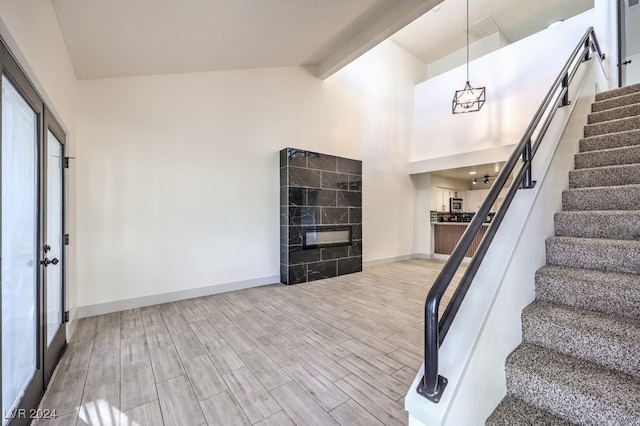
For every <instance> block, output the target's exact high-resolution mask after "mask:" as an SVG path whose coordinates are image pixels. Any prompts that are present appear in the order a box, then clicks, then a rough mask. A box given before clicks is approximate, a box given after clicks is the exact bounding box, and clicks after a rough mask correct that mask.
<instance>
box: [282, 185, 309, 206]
mask: <svg viewBox="0 0 640 426" xmlns="http://www.w3.org/2000/svg"><path fill="white" fill-rule="evenodd" d="M307 191H308V189H307V188H296V187H289V191H288V193H289V198H288V202H289V205H290V206H306V205H308V204H309V203H308V202H307ZM285 199H286V197H285Z"/></svg>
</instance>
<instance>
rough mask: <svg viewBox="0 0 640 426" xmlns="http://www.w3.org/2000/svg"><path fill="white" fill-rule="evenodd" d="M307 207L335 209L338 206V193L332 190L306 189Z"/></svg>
mask: <svg viewBox="0 0 640 426" xmlns="http://www.w3.org/2000/svg"><path fill="white" fill-rule="evenodd" d="M308 191H309V192H308V197H307V205H309V206H318V207H335V206H337V205H338V197H337V193H338V191H336V190H334V189H315V188H309V189H308Z"/></svg>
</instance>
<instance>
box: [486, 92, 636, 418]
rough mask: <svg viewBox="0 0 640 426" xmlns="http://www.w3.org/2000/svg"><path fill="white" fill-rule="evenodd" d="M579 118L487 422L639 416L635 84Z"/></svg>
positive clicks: (600, 99) (599, 99) (599, 100)
mask: <svg viewBox="0 0 640 426" xmlns="http://www.w3.org/2000/svg"><path fill="white" fill-rule="evenodd" d="M588 123H589V124H587V125H586V126H585V128H584V136H585V138H584V139H582V140H581V141H580V152H579V153H578V154H577V155H576V157H575V170H574V171H571V172H569V189H568V190H566V191H564V192H563V194H562V209H563V211H562V212H560V213H556V215H555V236H553V237H551V238H549V239H548V240H547V241H546V252H547V265H546V266H544V267H542V268H541V269H540V270H538V271H537V273H536V300H535V301H534V302H533V303H532V304H531V305H529V306H527V307H526V308H525V309H524V311H523V313H522V327H523V343H522V344H521V345H520V346H518V347H517V348H516V349H515V350H514V351H513V352H512V353H511V354H510V355H509V357H508V358H507V362H506V376H507V396H506V397H505V398H504V400H503V401H502V402H501V403H500V405H498V407H497V408H496V410H495V411H494V412H493V414H491V416H490V417H489V418H488V419H487V422H486V424H487V425H491V426H494V425H510V426H524V425H536V426H538V425H554V426H555V425H575V424H577V425H597V426H605V425H606V426H610V425H624V426H632V425H640V84H639V85H634V86H628V87H624V88H621V89H616V90H612V91H609V92H604V93H599V94H598V95H597V96H596V102H595V103H594V104H593V105H592V114H590V115H589V120H588Z"/></svg>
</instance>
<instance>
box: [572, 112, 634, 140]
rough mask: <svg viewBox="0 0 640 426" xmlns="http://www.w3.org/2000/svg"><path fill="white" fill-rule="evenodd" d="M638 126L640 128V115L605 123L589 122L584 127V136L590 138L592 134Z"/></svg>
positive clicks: (619, 130)
mask: <svg viewBox="0 0 640 426" xmlns="http://www.w3.org/2000/svg"><path fill="white" fill-rule="evenodd" d="M638 128H640V116H636V117H631V118H623V119H620V120H615V121H607V122H605V123H597V124H588V125H586V126H585V127H584V136H585V137H586V138H588V137H590V136H598V135H604V134H607V133H616V132H624V131H627V130H636V129H638Z"/></svg>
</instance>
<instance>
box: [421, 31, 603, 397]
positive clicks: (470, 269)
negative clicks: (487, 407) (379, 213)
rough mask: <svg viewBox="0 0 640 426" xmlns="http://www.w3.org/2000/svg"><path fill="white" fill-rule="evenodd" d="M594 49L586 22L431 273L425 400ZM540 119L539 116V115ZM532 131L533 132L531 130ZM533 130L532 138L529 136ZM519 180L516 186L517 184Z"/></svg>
mask: <svg viewBox="0 0 640 426" xmlns="http://www.w3.org/2000/svg"><path fill="white" fill-rule="evenodd" d="M592 50H593V51H594V52H597V57H598V59H599V60H600V61H602V60H603V59H604V54H603V53H602V51H601V49H600V45H599V43H598V39H597V38H596V34H595V31H594V29H593V27H589V29H588V30H587V32H586V33H585V34H584V36H583V37H582V39H581V40H580V43H578V45H577V46H576V48H575V49H574V51H573V52H572V53H571V56H570V57H569V59H568V60H567V62H566V64H565V65H564V67H563V68H562V70H561V71H560V74H559V75H558V77H557V78H556V80H555V81H554V82H553V84H552V85H551V88H550V89H549V92H548V93H547V95H546V96H545V98H544V100H543V101H542V104H541V105H540V107H539V108H538V110H537V111H536V113H535V114H534V116H533V119H532V120H531V123H530V124H529V127H527V130H526V131H525V132H524V135H523V136H522V139H520V142H519V143H518V145H517V146H516V148H515V149H514V151H513V153H512V154H511V156H510V157H509V159H508V160H507V161H506V163H505V164H504V167H503V168H502V170H501V171H500V173H499V174H498V176H497V178H496V180H495V181H494V183H493V185H492V186H491V189H490V190H489V194H488V195H487V198H486V199H485V201H484V202H483V203H482V206H480V208H479V210H478V212H477V213H476V214H475V216H474V217H473V219H472V220H471V222H470V223H469V226H468V227H467V229H466V230H465V232H464V234H463V235H462V237H461V238H460V241H458V244H457V245H456V247H455V248H454V250H453V252H452V253H451V256H450V257H449V260H448V261H447V263H446V264H445V266H444V268H443V269H442V271H441V272H440V274H439V275H438V277H437V278H436V281H435V283H434V285H433V287H432V288H431V290H430V291H429V294H428V296H427V300H426V302H425V308H424V311H425V313H424V314H425V320H424V321H425V325H424V377H423V378H422V380H421V381H420V383H419V385H418V388H417V391H418V393H419V394H420V395H422V396H424V397H426V398H427V399H429V400H431V401H433V402H436V403H437V402H438V401H440V397H441V396H442V392H443V391H444V388H445V387H446V385H447V379H446V378H444V377H442V376H441V375H439V374H438V350H439V348H440V345H441V344H442V342H443V340H444V338H445V336H446V335H447V332H448V331H449V328H450V327H451V324H452V322H453V320H454V318H455V316H456V314H457V313H458V309H459V308H460V305H461V304H462V301H463V300H464V297H465V295H466V294H467V290H469V287H470V285H471V283H472V281H473V279H474V277H475V275H476V272H477V270H478V268H479V267H480V264H481V263H482V260H483V259H484V256H485V254H486V253H487V250H488V249H489V246H490V244H491V241H492V240H493V237H494V236H495V234H496V232H497V231H498V228H499V227H500V223H501V222H502V219H503V218H504V216H505V214H506V212H507V210H508V208H509V205H510V204H511V201H512V200H513V197H514V196H515V194H516V191H517V190H518V189H519V188H523V189H529V188H533V187H534V186H535V181H533V180H532V177H531V161H532V159H533V157H534V156H535V153H536V152H537V150H538V147H539V146H540V143H541V142H542V139H543V138H544V135H545V133H546V131H547V129H548V128H549V126H550V125H551V121H552V119H553V117H554V116H555V113H556V111H557V109H558V108H560V107H563V106H567V105H569V83H570V82H571V81H572V80H573V77H574V76H575V74H576V72H577V70H578V68H579V66H580V64H581V63H583V62H585V61H587V60H589V59H591V52H592ZM543 118H544V120H543ZM536 130H538V131H537V134H536ZM534 134H535V139H534ZM521 157H522V167H521V168H520V170H519V171H518V172H517V173H516V175H515V177H514V179H513V181H512V184H511V187H510V188H509V190H508V192H507V194H506V195H505V197H504V201H503V203H502V205H501V206H500V208H499V209H498V211H497V212H496V214H495V216H494V217H493V220H492V222H491V225H489V228H488V229H487V232H486V233H485V236H484V238H483V239H482V242H481V243H480V245H479V246H478V249H477V251H476V253H475V255H474V256H473V257H472V259H471V261H470V263H469V265H468V266H467V270H466V271H465V273H464V275H463V276H462V278H461V280H460V283H459V284H458V288H457V289H456V291H455V292H454V294H453V297H452V298H451V301H450V302H449V304H448V306H447V308H446V309H445V311H444V313H443V315H442V319H441V320H440V321H439V322H438V307H439V306H440V301H441V300H442V296H443V295H444V293H445V291H446V290H447V288H448V287H449V285H450V284H451V280H452V279H453V277H454V275H455V273H456V272H457V271H458V268H459V267H460V264H461V263H462V260H463V259H464V257H465V253H466V252H467V250H468V249H469V247H471V244H472V242H473V241H474V239H475V238H476V236H477V234H478V232H479V231H480V229H481V227H482V224H483V223H484V221H485V219H486V217H487V215H488V214H489V210H490V209H491V206H492V205H493V204H494V203H495V202H496V199H497V198H498V195H499V194H500V192H501V191H502V189H503V188H504V186H505V185H506V183H507V181H508V179H509V175H511V174H512V173H513V171H514V168H515V166H516V165H517V163H518V162H519V159H520V158H521ZM520 182H522V185H521V186H518V183H520Z"/></svg>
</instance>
